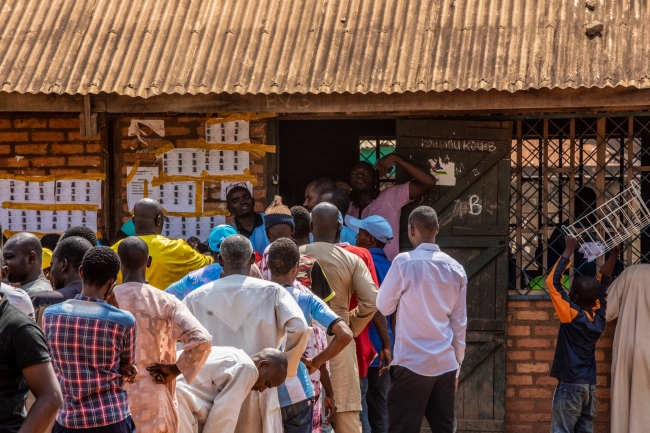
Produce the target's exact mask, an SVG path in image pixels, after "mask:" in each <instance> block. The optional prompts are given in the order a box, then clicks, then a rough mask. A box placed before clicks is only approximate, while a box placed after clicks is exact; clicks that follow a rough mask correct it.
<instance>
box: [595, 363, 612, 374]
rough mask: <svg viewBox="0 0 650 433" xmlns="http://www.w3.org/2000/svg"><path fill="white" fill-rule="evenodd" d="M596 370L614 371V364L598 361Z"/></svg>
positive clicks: (602, 371) (600, 371)
mask: <svg viewBox="0 0 650 433" xmlns="http://www.w3.org/2000/svg"><path fill="white" fill-rule="evenodd" d="M596 371H597V372H598V373H610V372H611V371H612V364H611V363H610V362H598V363H596Z"/></svg>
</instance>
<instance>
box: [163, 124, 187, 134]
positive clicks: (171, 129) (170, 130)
mask: <svg viewBox="0 0 650 433" xmlns="http://www.w3.org/2000/svg"><path fill="white" fill-rule="evenodd" d="M175 135H190V129H189V128H184V127H182V126H167V127H165V137H167V136H175Z"/></svg>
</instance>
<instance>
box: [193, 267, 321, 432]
mask: <svg viewBox="0 0 650 433" xmlns="http://www.w3.org/2000/svg"><path fill="white" fill-rule="evenodd" d="M183 302H184V303H185V305H187V307H188V308H189V310H190V311H191V312H192V313H193V314H194V315H195V316H196V318H197V319H199V322H201V324H203V326H205V327H206V328H207V330H208V332H210V334H212V344H213V345H214V346H231V347H236V348H238V349H242V350H243V351H244V352H246V354H248V355H254V354H256V353H257V352H259V351H261V350H263V349H266V348H268V347H273V348H279V347H280V344H281V343H282V342H283V339H285V338H286V342H285V343H284V352H285V355H286V356H287V359H288V361H289V367H288V375H289V376H295V375H296V372H297V369H298V364H299V363H300V357H301V356H302V354H303V353H304V351H305V347H306V346H307V341H308V339H309V335H310V332H309V331H308V328H307V323H306V322H305V318H304V314H303V313H302V310H301V309H300V307H299V306H298V304H297V303H296V301H295V300H294V299H293V297H292V296H291V295H290V294H289V292H288V291H286V290H285V289H284V288H283V287H282V286H280V285H278V284H275V283H272V282H269V281H264V280H260V279H257V278H250V277H247V276H243V275H230V276H228V277H225V278H221V279H219V280H217V281H215V282H214V283H209V284H206V285H205V286H203V287H200V288H198V289H196V290H195V291H193V292H192V293H190V294H189V295H187V297H186V298H185V299H184V300H183ZM235 431H236V432H237V433H256V432H259V433H281V432H282V415H281V412H280V403H279V401H278V393H277V390H276V389H269V390H266V391H264V392H262V393H260V392H257V391H251V392H250V394H248V396H247V398H246V400H244V403H243V404H242V406H241V412H240V414H239V422H238V423H237V428H236V430H235Z"/></svg>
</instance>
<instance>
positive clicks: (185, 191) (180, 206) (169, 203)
mask: <svg viewBox="0 0 650 433" xmlns="http://www.w3.org/2000/svg"><path fill="white" fill-rule="evenodd" d="M199 185H201V188H203V183H200V184H199ZM159 189H160V198H159V199H158V202H159V203H160V205H161V206H162V207H163V209H165V211H167V212H195V211H196V209H197V208H196V198H197V197H196V193H197V190H196V189H197V186H196V182H170V183H164V184H162V185H160V187H159ZM199 210H200V211H201V212H202V211H203V201H201V203H200V208H199Z"/></svg>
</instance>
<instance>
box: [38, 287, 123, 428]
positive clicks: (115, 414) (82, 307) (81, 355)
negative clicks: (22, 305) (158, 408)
mask: <svg viewBox="0 0 650 433" xmlns="http://www.w3.org/2000/svg"><path fill="white" fill-rule="evenodd" d="M43 332H44V333H45V338H46V339H47V343H48V346H49V348H50V355H51V357H52V363H53V366H54V371H55V372H56V376H57V379H58V380H59V384H60V385H61V391H62V392H63V406H62V407H61V409H59V413H58V414H57V416H56V420H57V422H58V423H59V424H61V425H62V426H64V427H67V428H73V429H81V428H92V427H101V426H106V425H110V424H115V423H118V422H120V421H122V420H124V419H125V418H126V417H127V416H128V415H129V400H128V397H127V393H126V391H125V390H124V387H123V384H124V382H123V378H122V375H121V374H120V364H135V351H134V346H135V319H134V318H133V315H131V313H129V312H127V311H122V310H119V309H117V308H115V307H113V306H111V305H109V304H107V303H106V302H104V301H101V300H98V299H94V298H89V297H86V296H83V295H77V296H76V297H75V298H74V299H73V300H69V301H65V302H62V303H60V304H56V305H52V306H51V307H48V308H47V309H46V310H45V313H44V315H43Z"/></svg>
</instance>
